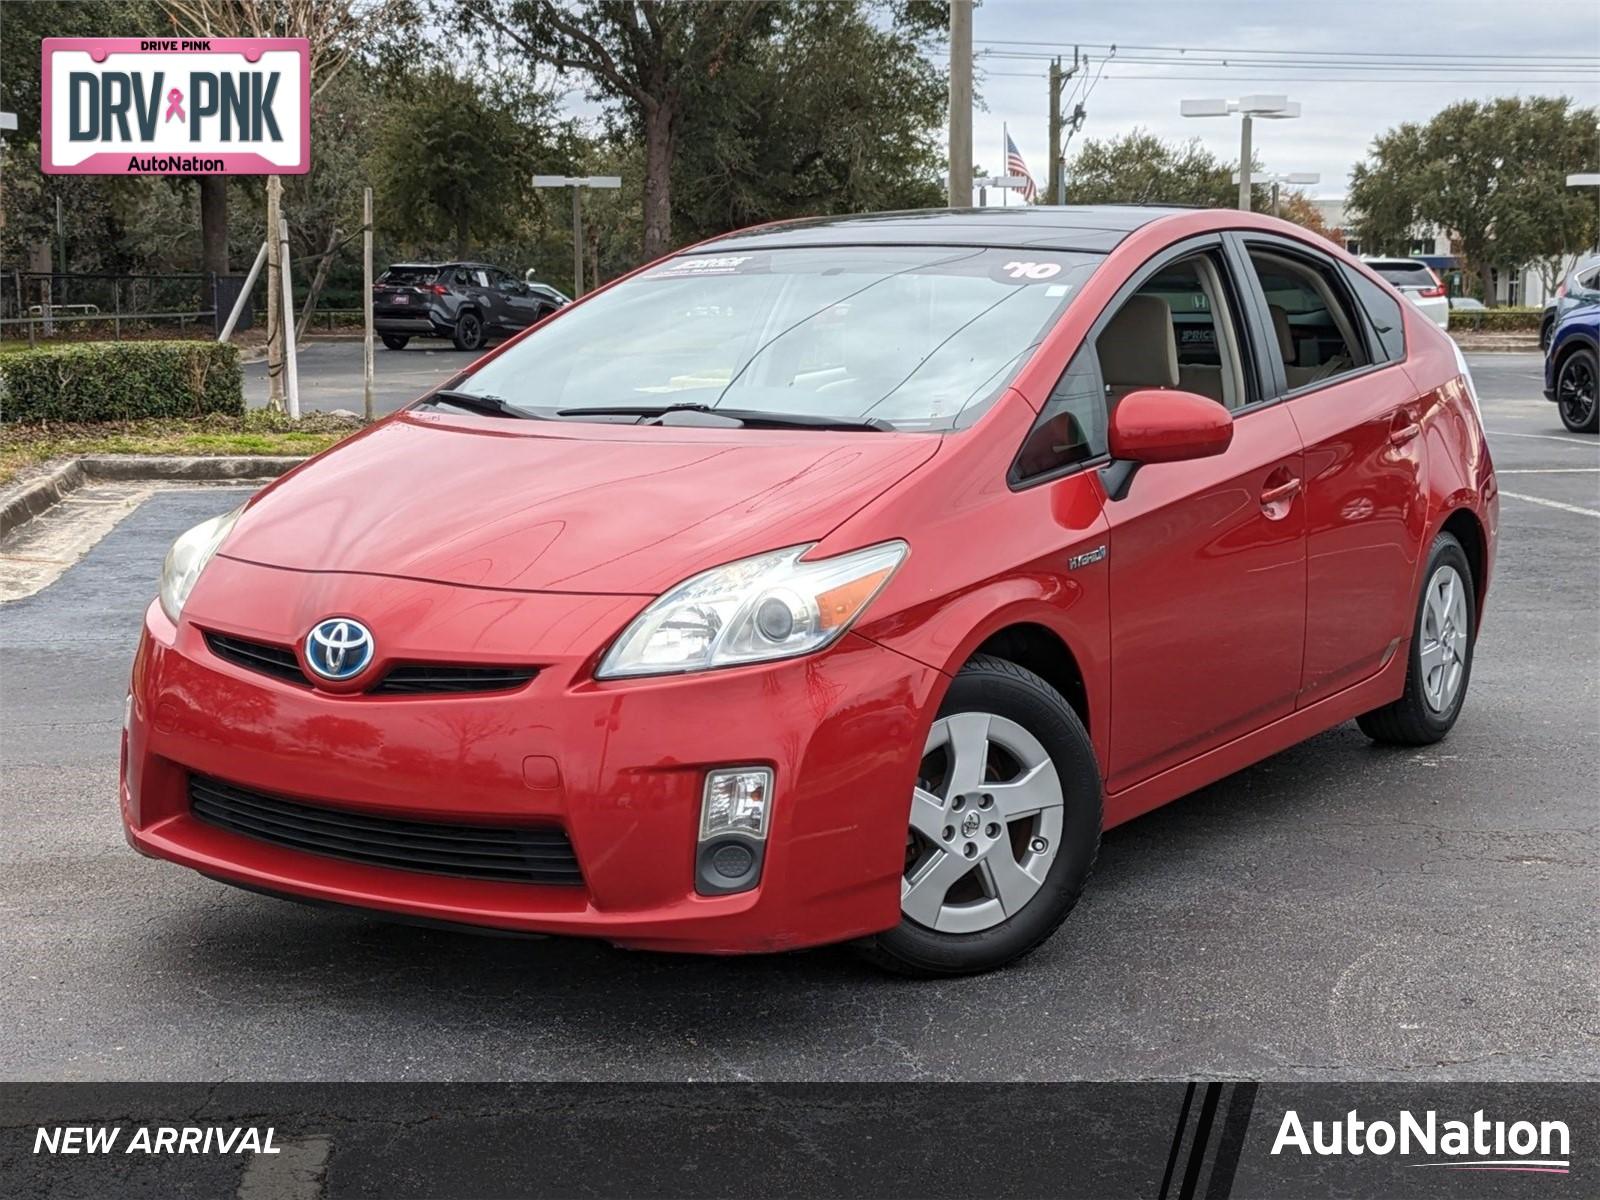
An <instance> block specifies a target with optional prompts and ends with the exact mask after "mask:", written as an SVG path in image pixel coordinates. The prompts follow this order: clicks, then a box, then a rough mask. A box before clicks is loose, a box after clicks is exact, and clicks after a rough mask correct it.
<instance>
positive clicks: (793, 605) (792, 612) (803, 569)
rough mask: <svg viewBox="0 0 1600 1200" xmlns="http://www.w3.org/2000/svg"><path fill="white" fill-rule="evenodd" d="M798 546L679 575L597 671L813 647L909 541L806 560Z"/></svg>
mask: <svg viewBox="0 0 1600 1200" xmlns="http://www.w3.org/2000/svg"><path fill="white" fill-rule="evenodd" d="M809 549H811V547H810V546H791V547H789V548H788V549H786V550H774V551H772V552H771V553H770V554H758V555H756V556H755V557H754V558H744V559H740V560H739V561H738V562H731V563H728V564H727V565H726V566H721V567H715V568H713V569H712V570H709V571H705V572H703V573H701V574H699V575H696V576H695V577H694V578H692V579H689V580H686V581H685V582H683V583H680V584H679V585H678V586H677V587H675V588H673V589H672V590H671V591H670V592H668V593H666V594H665V595H664V596H662V597H660V598H659V599H657V600H656V601H655V602H654V603H652V604H651V605H650V607H648V608H646V609H645V610H644V611H643V612H642V613H640V614H639V615H638V616H637V617H635V618H634V620H633V623H632V624H631V625H629V626H628V627H627V628H626V629H625V630H623V631H622V636H621V637H619V638H618V639H617V640H616V642H615V643H614V644H613V645H612V647H611V649H610V650H609V651H608V652H607V653H606V656H605V659H604V660H603V661H602V662H601V663H600V669H599V670H598V671H596V672H595V675H596V677H597V678H599V679H617V678H622V677H624V676H630V675H671V674H677V673H679V672H683V671H705V670H709V669H710V668H712V667H731V666H736V665H738V664H740V663H753V662H765V661H767V660H769V659H774V658H793V657H794V656H795V655H798V654H809V653H811V652H812V651H813V650H820V649H822V648H823V647H824V646H826V645H828V644H829V643H831V642H833V641H834V640H836V639H837V638H838V637H840V636H841V635H842V634H843V633H844V631H845V630H846V629H848V628H850V624H851V622H852V621H854V620H855V619H856V617H857V616H859V615H860V614H861V611H862V609H864V608H866V606H867V604H868V602H869V601H871V599H872V598H873V597H874V596H876V595H877V594H878V592H879V591H880V590H881V589H882V587H883V585H884V584H885V583H887V582H888V581H889V577H890V576H891V575H893V574H894V571H895V568H896V567H898V566H899V565H900V563H901V561H902V560H903V559H904V558H905V556H906V544H905V543H904V542H884V543H883V544H882V545H878V546H868V547H867V548H866V549H864V550H853V551H851V552H850V553H849V554H840V555H838V556H836V557H834V558H824V559H820V560H818V561H816V562H801V561H800V556H801V555H802V554H804V553H805V552H806V551H807V550H809Z"/></svg>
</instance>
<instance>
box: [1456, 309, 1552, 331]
mask: <svg viewBox="0 0 1600 1200" xmlns="http://www.w3.org/2000/svg"><path fill="white" fill-rule="evenodd" d="M1543 311H1544V310H1543V309H1538V308H1485V309H1483V310H1482V311H1479V310H1478V309H1471V310H1468V309H1461V308H1452V309H1451V310H1450V329H1451V331H1452V332H1461V331H1463V330H1471V329H1475V330H1479V331H1480V332H1483V333H1538V332H1539V317H1540V315H1541V314H1542V313H1543Z"/></svg>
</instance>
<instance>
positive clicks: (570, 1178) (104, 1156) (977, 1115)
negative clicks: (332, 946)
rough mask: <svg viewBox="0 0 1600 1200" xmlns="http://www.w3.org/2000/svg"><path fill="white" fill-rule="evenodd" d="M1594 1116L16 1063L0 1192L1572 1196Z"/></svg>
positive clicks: (911, 1088) (1395, 1088) (1203, 1094)
mask: <svg viewBox="0 0 1600 1200" xmlns="http://www.w3.org/2000/svg"><path fill="white" fill-rule="evenodd" d="M1597 1132H1600V1088H1597V1087H1596V1086H1594V1085H1588V1084H1551V1085H1534V1084H1432V1085H1415V1086H1412V1085H1399V1084H1370V1085H1368V1084H1255V1083H1231V1084H1223V1083H1200V1084H1185V1083H1167V1084H1163V1083H1153V1084H1015V1085H1013V1084H912V1085H905V1084H897V1085H887V1084H884V1085H828V1084H773V1085H763V1084H736V1085H720V1084H719V1085H711V1084H691V1085H678V1084H642V1085H625V1084H560V1085H558V1084H419V1085H415V1086H410V1085H404V1084H215V1085H205V1084H10V1085H4V1086H3V1088H0V1135H3V1142H0V1172H3V1178H0V1192H3V1194H4V1195H5V1196H7V1197H18V1196H41V1197H43V1196H48V1197H74V1196H85V1197H89V1196H93V1197H123V1196H133V1197H143V1196H149V1197H189V1196H194V1197H232V1196H238V1197H244V1198H247V1200H264V1198H266V1197H272V1198H274V1200H312V1198H319V1197H337V1198H340V1200H343V1198H347V1197H349V1198H354V1197H371V1198H373V1200H379V1198H381V1200H397V1198H402V1197H502V1196H503V1197H557V1196H559V1197H567V1196H622V1197H632V1196H640V1197H702V1196H704V1197H724V1196H727V1197H743V1196H760V1197H788V1196H807V1197H810V1196H817V1197H855V1196H861V1197H925V1196H927V1197H944V1196H951V1197H965V1196H974V1197H1008V1196H1019V1197H1023V1196H1026V1197H1033V1196H1053V1197H1096V1198H1099V1197H1124V1196H1126V1197H1145V1198H1150V1200H1226V1198H1228V1197H1235V1198H1237V1200H1258V1198H1259V1200H1269V1198H1270V1200H1294V1198H1296V1197H1322V1196H1385V1197H1387V1196H1397V1197H1412V1196H1415V1197H1435V1196H1437V1197H1461V1196H1497V1197H1498V1196H1509V1197H1520V1196H1529V1197H1545V1196H1551V1197H1554V1196H1559V1197H1564V1198H1566V1197H1580V1196H1585V1197H1587V1196H1595V1195H1600V1171H1597V1170H1596V1167H1595V1163H1594V1156H1595V1152H1596V1134H1597ZM1275 1150H1276V1153H1275V1152H1274V1151H1275Z"/></svg>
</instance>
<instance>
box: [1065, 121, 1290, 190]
mask: <svg viewBox="0 0 1600 1200" xmlns="http://www.w3.org/2000/svg"><path fill="white" fill-rule="evenodd" d="M1233 172H1234V165H1233V164H1232V163H1230V162H1225V161H1223V160H1222V159H1220V158H1218V157H1217V156H1216V155H1215V154H1213V153H1211V151H1209V150H1207V149H1206V148H1205V147H1204V146H1203V145H1201V144H1200V139H1199V138H1190V139H1189V140H1188V141H1186V142H1178V141H1172V142H1169V141H1164V140H1162V139H1161V138H1158V137H1156V136H1155V134H1153V133H1151V132H1150V131H1149V130H1148V129H1141V128H1135V129H1134V130H1133V131H1132V132H1131V133H1126V134H1123V135H1122V136H1121V137H1115V138H1106V139H1104V140H1097V139H1093V138H1091V139H1090V140H1088V141H1086V142H1084V143H1083V148H1082V149H1081V150H1079V151H1078V156H1077V157H1076V158H1074V159H1073V160H1072V162H1071V163H1069V164H1068V167H1067V201H1068V203H1070V204H1108V203H1122V204H1198V205H1202V206H1204V207H1206V208H1232V207H1234V205H1235V204H1237V203H1238V200H1239V185H1238V184H1236V183H1234V182H1233ZM1254 192H1255V196H1254V198H1255V206H1256V208H1257V210H1258V211H1259V210H1260V209H1261V207H1262V203H1263V200H1264V199H1265V195H1264V192H1263V190H1262V189H1261V188H1259V187H1258V188H1256V189H1254Z"/></svg>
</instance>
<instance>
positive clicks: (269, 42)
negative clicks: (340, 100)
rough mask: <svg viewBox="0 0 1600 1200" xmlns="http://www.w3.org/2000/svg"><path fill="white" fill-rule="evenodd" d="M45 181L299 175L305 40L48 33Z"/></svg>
mask: <svg viewBox="0 0 1600 1200" xmlns="http://www.w3.org/2000/svg"><path fill="white" fill-rule="evenodd" d="M42 56H43V64H42V84H43V87H42V98H43V104H42V109H43V113H42V118H43V129H42V130H41V137H40V160H41V161H40V166H41V167H42V169H43V170H44V171H45V173H46V174H50V175H301V174H304V173H305V172H306V171H308V170H310V169H311V63H310V45H309V43H308V42H307V41H306V39H305V38H45V39H44V44H43V48H42Z"/></svg>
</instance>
